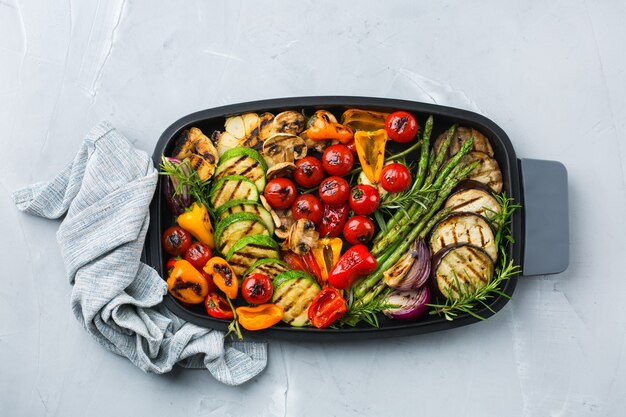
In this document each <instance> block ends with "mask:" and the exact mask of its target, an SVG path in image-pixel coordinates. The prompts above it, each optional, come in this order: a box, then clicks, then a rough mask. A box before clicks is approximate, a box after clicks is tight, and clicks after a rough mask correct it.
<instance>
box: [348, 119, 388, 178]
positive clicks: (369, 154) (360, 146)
mask: <svg viewBox="0 0 626 417" xmlns="http://www.w3.org/2000/svg"><path fill="white" fill-rule="evenodd" d="M388 139H389V137H388V136H387V131H386V130H385V129H378V130H375V131H365V130H360V131H357V132H355V133H354V145H355V147H356V152H357V155H359V161H360V162H361V167H362V168H363V173H365V176H366V177H367V179H368V180H370V182H372V183H373V184H378V182H379V180H380V173H381V172H382V170H383V163H384V162H385V146H386V144H387V140H388Z"/></svg>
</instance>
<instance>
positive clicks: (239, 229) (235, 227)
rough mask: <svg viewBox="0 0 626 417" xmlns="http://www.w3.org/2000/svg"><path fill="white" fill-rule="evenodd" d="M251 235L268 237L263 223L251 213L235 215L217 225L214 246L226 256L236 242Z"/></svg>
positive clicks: (267, 231)
mask: <svg viewBox="0 0 626 417" xmlns="http://www.w3.org/2000/svg"><path fill="white" fill-rule="evenodd" d="M251 235H266V236H269V230H268V228H267V226H266V225H265V222H264V221H263V220H262V219H261V218H260V217H259V216H255V215H254V214H252V213H235V214H231V215H230V216H228V217H226V218H225V219H223V220H220V222H219V223H218V224H217V227H216V228H215V244H216V245H217V248H218V250H219V251H220V253H221V254H227V253H228V252H229V251H230V249H231V248H232V247H233V245H234V244H235V243H237V241H238V240H240V239H243V238H244V237H246V236H251Z"/></svg>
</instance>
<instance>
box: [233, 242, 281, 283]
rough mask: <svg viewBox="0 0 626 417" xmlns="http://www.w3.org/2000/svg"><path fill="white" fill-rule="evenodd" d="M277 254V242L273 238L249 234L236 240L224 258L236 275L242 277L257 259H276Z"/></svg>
mask: <svg viewBox="0 0 626 417" xmlns="http://www.w3.org/2000/svg"><path fill="white" fill-rule="evenodd" d="M279 256H280V253H279V248H278V244H277V243H276V242H275V241H274V239H272V238H271V237H269V236H266V235H250V236H246V237H244V238H242V239H241V240H239V241H237V242H236V243H235V244H234V245H233V246H232V247H231V248H230V250H229V251H228V254H227V255H226V260H227V261H228V263H229V264H230V266H231V267H232V268H233V270H234V271H235V273H236V274H237V276H239V277H242V276H244V274H245V272H246V271H247V270H248V268H250V267H251V266H252V265H253V264H254V263H255V262H256V261H258V260H259V259H264V258H275V259H278V258H279Z"/></svg>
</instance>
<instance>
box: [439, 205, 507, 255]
mask: <svg viewBox="0 0 626 417" xmlns="http://www.w3.org/2000/svg"><path fill="white" fill-rule="evenodd" d="M461 243H465V244H470V245H474V246H476V247H478V248H480V249H483V250H484V251H485V252H487V254H488V255H489V256H490V257H491V259H493V261H494V262H495V261H496V259H497V257H498V247H497V245H496V240H495V237H494V234H493V229H491V226H490V225H489V222H488V221H487V219H485V218H484V217H482V216H479V215H478V214H474V213H454V214H451V215H449V216H448V217H446V218H445V219H443V220H441V221H440V222H439V223H437V225H435V227H434V228H433V231H432V233H431V236H430V253H437V252H439V251H440V250H441V249H443V248H445V247H446V246H451V245H457V244H461Z"/></svg>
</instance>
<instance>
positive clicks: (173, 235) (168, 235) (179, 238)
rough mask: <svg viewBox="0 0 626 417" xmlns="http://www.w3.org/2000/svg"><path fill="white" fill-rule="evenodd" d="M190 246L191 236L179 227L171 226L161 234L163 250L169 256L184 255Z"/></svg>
mask: <svg viewBox="0 0 626 417" xmlns="http://www.w3.org/2000/svg"><path fill="white" fill-rule="evenodd" d="M189 246H191V234H189V232H188V231H186V230H185V229H183V228H182V227H179V226H172V227H170V228H169V229H167V230H166V231H165V232H163V249H165V252H167V253H169V254H170V255H174V256H178V255H182V254H183V253H185V251H186V250H187V249H189Z"/></svg>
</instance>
